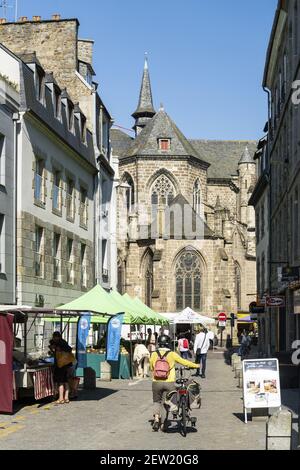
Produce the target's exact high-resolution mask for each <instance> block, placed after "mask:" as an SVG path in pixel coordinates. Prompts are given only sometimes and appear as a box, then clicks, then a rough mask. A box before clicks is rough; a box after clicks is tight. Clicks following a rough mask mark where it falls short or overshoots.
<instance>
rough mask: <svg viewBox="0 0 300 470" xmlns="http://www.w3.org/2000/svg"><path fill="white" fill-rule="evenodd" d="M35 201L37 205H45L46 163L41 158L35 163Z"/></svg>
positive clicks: (36, 159)
mask: <svg viewBox="0 0 300 470" xmlns="http://www.w3.org/2000/svg"><path fill="white" fill-rule="evenodd" d="M34 167H35V168H34V200H35V202H37V203H40V204H43V205H44V204H45V195H46V191H45V189H46V185H45V162H44V160H42V159H41V158H37V157H36V158H35V161H34Z"/></svg>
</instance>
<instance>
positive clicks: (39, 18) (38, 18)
mask: <svg viewBox="0 0 300 470" xmlns="http://www.w3.org/2000/svg"><path fill="white" fill-rule="evenodd" d="M41 19H42V18H41V17H40V16H33V17H32V20H33V21H41Z"/></svg>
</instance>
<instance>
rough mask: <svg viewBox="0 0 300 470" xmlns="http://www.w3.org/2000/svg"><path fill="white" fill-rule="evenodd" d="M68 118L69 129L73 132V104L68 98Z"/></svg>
mask: <svg viewBox="0 0 300 470" xmlns="http://www.w3.org/2000/svg"><path fill="white" fill-rule="evenodd" d="M68 120H69V123H68V124H69V131H71V132H74V106H73V103H71V102H70V101H69V100H68Z"/></svg>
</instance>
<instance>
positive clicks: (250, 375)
mask: <svg viewBox="0 0 300 470" xmlns="http://www.w3.org/2000/svg"><path fill="white" fill-rule="evenodd" d="M243 397H244V412H245V422H246V423H247V410H248V409H250V410H251V409H253V408H280V407H281V393H280V378H279V363H278V359H246V360H244V361H243Z"/></svg>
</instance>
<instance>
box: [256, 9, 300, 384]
mask: <svg viewBox="0 0 300 470" xmlns="http://www.w3.org/2000/svg"><path fill="white" fill-rule="evenodd" d="M299 15H300V1H299V0H293V1H292V0H291V1H287V0H279V1H278V5H277V10H276V13H275V18H274V23H273V28H272V32H271V37H270V41H269V47H268V51H267V59H266V64H265V71H264V78H263V86H264V89H265V90H267V92H268V109H269V115H268V135H267V143H266V153H267V155H268V162H267V166H266V168H265V176H267V178H268V187H267V195H268V202H267V203H266V204H265V217H266V218H267V221H268V225H269V231H268V232H267V246H268V251H267V255H266V256H265V270H266V271H267V275H266V278H267V281H268V283H267V286H265V290H266V292H267V293H269V294H272V295H282V296H284V299H285V306H284V307H282V308H278V307H273V308H268V309H267V311H266V314H265V322H266V325H267V329H268V330H269V333H268V335H267V336H266V338H265V348H264V349H265V351H266V352H267V354H275V353H277V354H278V355H279V357H280V354H283V355H286V354H287V353H288V355H289V357H291V353H292V350H293V342H294V341H295V340H297V339H299V334H300V316H299V314H300V282H299V280H298V281H297V280H296V278H295V279H294V280H293V281H292V280H291V281H290V282H288V281H283V280H282V270H283V269H285V270H286V272H287V268H296V271H297V267H299V266H300V239H299V220H300V212H299V207H300V151H299V141H300V137H299V132H300V131H299V122H300V108H299V105H300V100H299V79H300V69H299V64H300V22H299ZM259 158H260V160H262V159H263V158H264V152H263V153H262V154H261V155H260V156H259ZM261 165H263V163H261ZM261 182H262V181H258V185H257V188H256V189H255V194H256V196H257V197H256V198H255V201H254V202H255V203H256V217H257V218H258V219H261V218H262V215H261V207H262V206H261V202H262V201H263V200H264V197H265V192H263V193H261V192H260V189H261ZM266 212H267V213H266ZM261 277H262V276H260V283H259V285H258V289H259V290H262V288H261V281H262V279H261ZM298 278H299V276H298ZM296 374H297V371H296V368H295V375H296Z"/></svg>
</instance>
